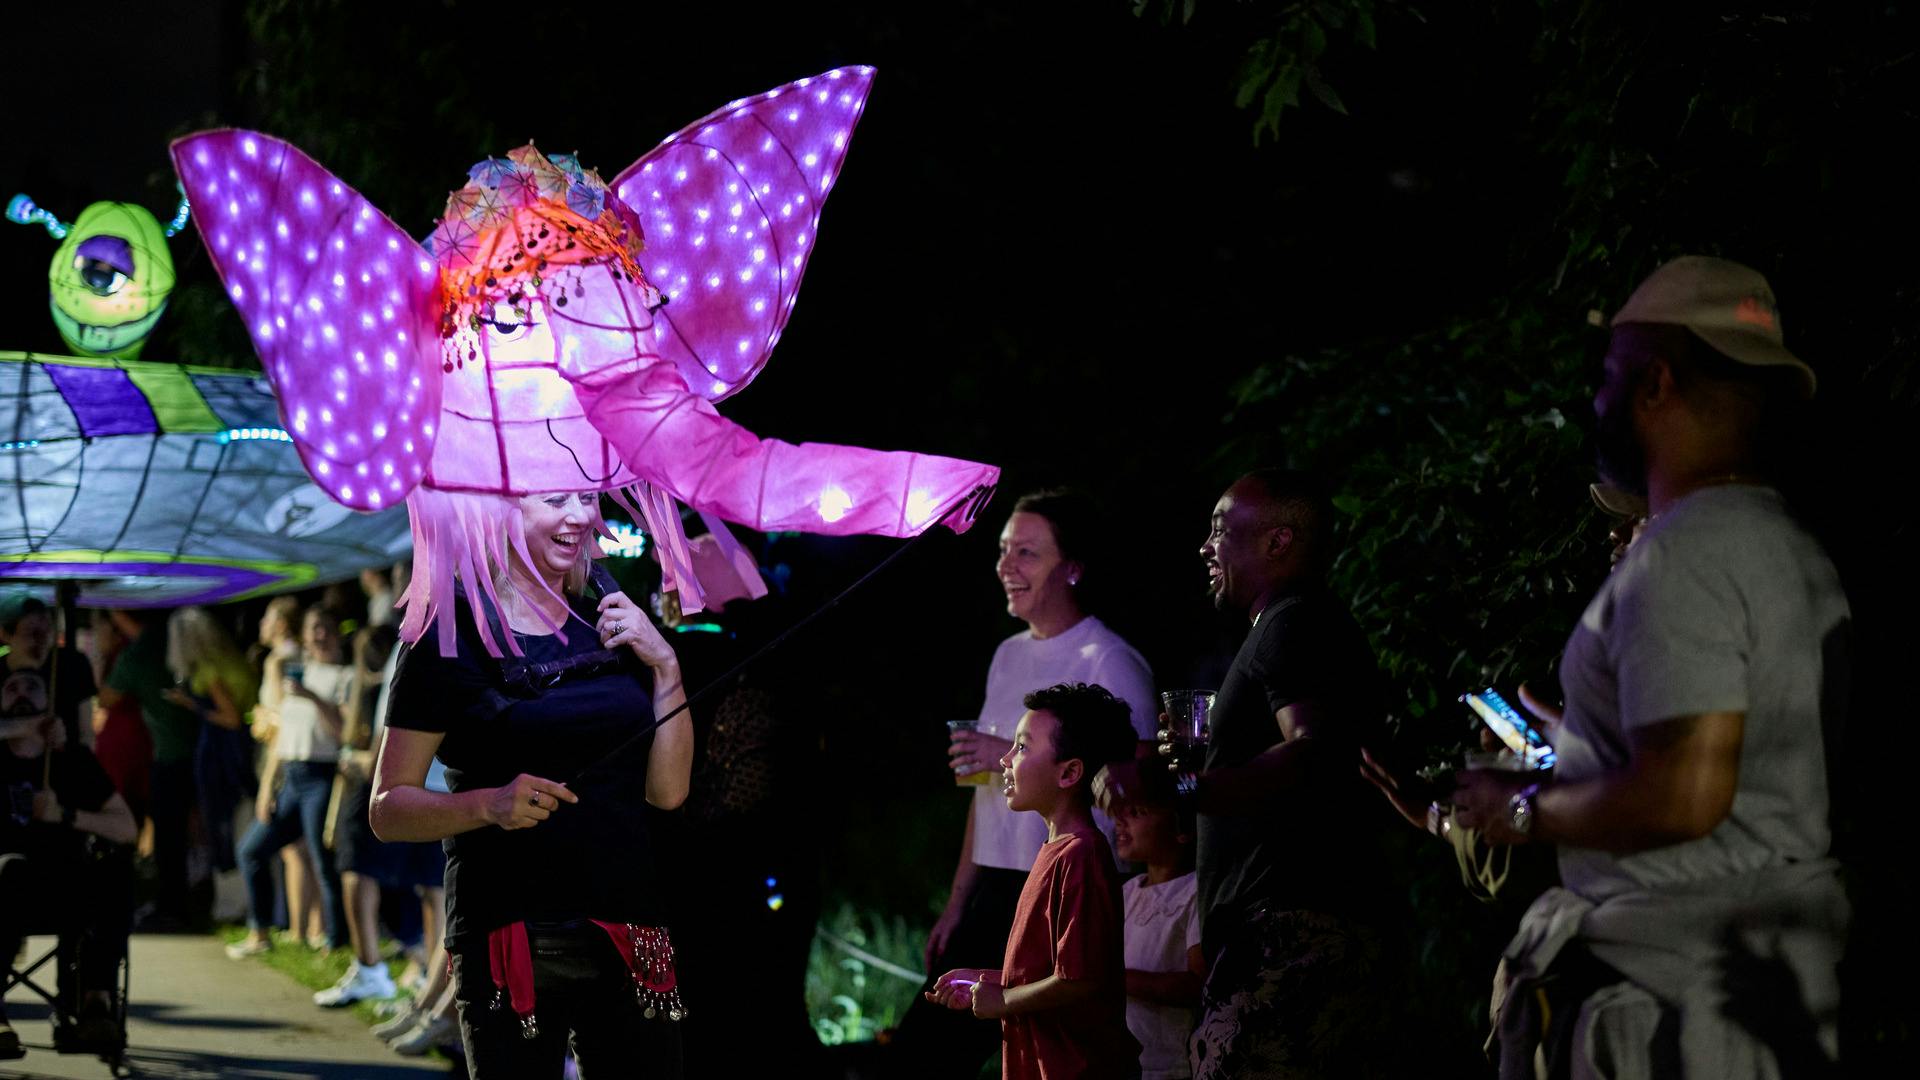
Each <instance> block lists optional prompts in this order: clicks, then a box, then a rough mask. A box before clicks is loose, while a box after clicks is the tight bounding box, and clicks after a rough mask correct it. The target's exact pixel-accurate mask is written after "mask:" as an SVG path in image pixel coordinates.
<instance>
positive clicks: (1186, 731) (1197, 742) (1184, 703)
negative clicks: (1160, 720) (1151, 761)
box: [1160, 690, 1214, 767]
mask: <svg viewBox="0 0 1920 1080" xmlns="http://www.w3.org/2000/svg"><path fill="white" fill-rule="evenodd" d="M1213 697H1214V692H1213V691H1212V690H1166V691H1162V692H1161V694H1160V704H1161V706H1162V707H1163V708H1165V709H1166V712H1167V728H1166V731H1165V733H1164V740H1163V741H1164V744H1165V746H1166V750H1167V753H1169V754H1171V755H1172V756H1173V757H1174V759H1175V760H1177V761H1180V762H1182V763H1183V764H1185V765H1187V766H1188V767H1192V766H1193V765H1196V764H1198V759H1199V757H1200V755H1201V754H1202V753H1204V752H1205V750H1206V748H1207V740H1208V738H1210V737H1211V736H1212V734H1213Z"/></svg>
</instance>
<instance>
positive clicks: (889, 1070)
mask: <svg viewBox="0 0 1920 1080" xmlns="http://www.w3.org/2000/svg"><path fill="white" fill-rule="evenodd" d="M976 872H977V874H978V876H977V877H976V878H975V879H974V886H973V892H972V894H970V895H969V896H968V897H967V904H966V907H964V908H962V909H961V914H960V925H958V926H956V927H954V930H953V936H952V937H951V938H948V939H947V951H946V952H944V953H942V954H941V955H940V956H938V957H935V958H934V963H933V970H931V971H929V972H927V981H926V982H925V983H924V984H923V985H922V986H921V987H920V989H921V991H922V993H920V994H915V995H914V997H913V1004H912V1005H910V1006H908V1008H907V1012H906V1015H905V1016H903V1017H901V1018H900V1024H899V1026H898V1027H896V1028H895V1029H894V1033H893V1041H892V1042H891V1043H890V1044H889V1045H888V1046H887V1052H886V1054H885V1055H883V1056H881V1057H880V1060H881V1061H882V1062H883V1065H882V1071H881V1075H883V1076H887V1077H901V1078H907V1077H912V1078H914V1080H921V1078H926V1080H946V1078H951V1080H973V1078H974V1077H976V1076H978V1075H980V1067H981V1066H983V1065H985V1064H986V1062H987V1059H988V1058H990V1057H992V1056H993V1055H994V1053H995V1052H996V1051H998V1050H999V1049H1000V1025H999V1024H996V1023H994V1022H992V1021H990V1020H981V1019H979V1018H977V1017H975V1016H974V1015H973V1014H972V1013H970V1012H959V1011H957V1010H954V1009H949V1008H947V1007H946V1006H944V1005H935V1004H934V1003H933V1002H931V1001H928V1000H927V999H926V997H925V996H924V992H925V991H928V990H931V989H933V981H934V980H935V979H938V978H939V977H940V976H941V975H944V974H946V973H947V972H949V971H951V970H953V969H954V968H985V969H989V970H992V971H998V970H1000V968H1001V967H1002V966H1003V965H1004V964H1005V963H1006V959H1007V936H1008V935H1009V934H1011V933H1012V932H1013V912H1014V909H1015V908H1017V907H1019V906H1020V890H1021V889H1023V888H1025V887H1026V884H1027V873H1026V871H1024V870H1003V869H999V868H997V867H989V866H982V867H978V868H977V871H976Z"/></svg>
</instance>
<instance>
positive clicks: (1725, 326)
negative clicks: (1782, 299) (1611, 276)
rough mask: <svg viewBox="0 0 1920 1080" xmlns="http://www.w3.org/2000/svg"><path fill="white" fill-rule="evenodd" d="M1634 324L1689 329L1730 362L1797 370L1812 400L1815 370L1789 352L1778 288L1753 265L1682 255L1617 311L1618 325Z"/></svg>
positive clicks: (1803, 390)
mask: <svg viewBox="0 0 1920 1080" xmlns="http://www.w3.org/2000/svg"><path fill="white" fill-rule="evenodd" d="M1629 322H1635V323H1668V324H1671V325H1674V326H1684V327H1686V328H1687V329H1689V330H1691V331H1693V333H1694V336H1695V337H1698V338H1699V339H1700V340H1702V341H1704V342H1706V343H1707V344H1708V345H1711V346H1713V347H1714V349H1715V350H1717V351H1718V352H1720V353H1721V354H1722V355H1724V356H1726V357H1727V358H1728V359H1731V360H1736V361H1738V362H1740V363H1742V364H1752V365H1754V366H1757V367H1789V368H1793V369H1794V370H1795V371H1796V372H1798V373H1799V375H1800V392H1801V395H1802V396H1803V397H1809V398H1810V397H1812V396H1813V391H1814V386H1815V379H1814V374H1813V369H1812V368H1810V367H1808V366H1807V363H1806V361H1804V360H1802V359H1800V358H1799V357H1797V356H1795V355H1793V354H1792V353H1790V352H1788V351H1787V346H1786V341H1785V339H1784V338H1783V337H1782V336H1781V333H1780V309H1779V306H1778V305H1777V304H1776V303H1775V301H1774V298H1773V289H1772V288H1771V287H1770V286H1769V285H1768V284H1767V279H1766V278H1764V277H1762V276H1761V275H1760V272H1759V271H1758V270H1755V269H1753V268H1752V267H1748V266H1742V265H1740V264H1739V263H1737V262H1733V261H1731V260H1728V259H1716V258H1713V257H1711V256H1707V255H1682V256H1681V257H1679V258H1677V259H1675V260H1673V261H1672V262H1669V263H1667V264H1665V265H1663V266H1661V267H1660V269H1658V270H1655V271H1654V272H1653V273H1652V274H1650V275H1648V276H1647V280H1645V281H1643V282H1641V283H1640V287H1639V288H1637V289H1635V290H1633V295H1632V296H1630V297H1628V298H1627V302H1626V305H1625V306H1623V307H1622V308H1621V309H1620V310H1619V311H1617V312H1615V313H1614V316H1613V325H1615V326H1618V325H1620V324H1621V323H1629Z"/></svg>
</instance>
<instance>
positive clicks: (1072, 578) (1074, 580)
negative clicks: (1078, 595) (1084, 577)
mask: <svg viewBox="0 0 1920 1080" xmlns="http://www.w3.org/2000/svg"><path fill="white" fill-rule="evenodd" d="M1067 584H1068V585H1078V584H1080V575H1079V574H1072V575H1069V576H1068V578H1067Z"/></svg>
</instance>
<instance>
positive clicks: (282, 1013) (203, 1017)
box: [0, 934, 448, 1080]
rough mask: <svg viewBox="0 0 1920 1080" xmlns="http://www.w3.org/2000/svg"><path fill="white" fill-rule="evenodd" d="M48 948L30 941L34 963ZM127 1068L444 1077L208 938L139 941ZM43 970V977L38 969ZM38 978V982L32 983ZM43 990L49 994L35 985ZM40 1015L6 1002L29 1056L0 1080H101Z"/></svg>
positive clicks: (0, 1072)
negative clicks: (65, 1051) (56, 1042)
mask: <svg viewBox="0 0 1920 1080" xmlns="http://www.w3.org/2000/svg"><path fill="white" fill-rule="evenodd" d="M48 944H51V939H46V938H35V939H33V942H32V948H33V949H34V951H35V955H37V954H38V951H39V950H40V949H42V948H44V947H45V946H46V945H48ZM132 964H133V992H132V994H131V995H130V997H131V1001H132V1006H131V1007H130V1009H129V1016H128V1018H127V1041H128V1050H127V1062H128V1064H130V1065H131V1066H132V1067H133V1069H134V1075H136V1076H139V1077H150V1078H154V1080H424V1078H427V1077H435V1078H444V1077H446V1076H447V1075H448V1073H447V1067H446V1066H445V1065H444V1064H439V1065H434V1064H422V1063H421V1062H420V1061H418V1060H417V1059H409V1058H403V1057H401V1056H399V1055H398V1054H395V1053H393V1052H392V1051H390V1050H388V1049H387V1048H386V1046H385V1044H383V1043H381V1042H380V1040H378V1039H376V1038H374V1037H373V1036H372V1035H370V1034H368V1033H367V1028H366V1025H365V1024H363V1023H361V1022H360V1021H359V1020H357V1019H355V1018H354V1017H353V1016H352V1015H350V1014H348V1013H346V1012H335V1011H332V1010H329V1009H321V1008H318V1007H316V1006H315V1005H314V1004H313V992H312V991H311V990H308V989H306V988H304V987H302V986H300V985H299V984H298V983H296V982H294V981H293V980H292V979H289V978H287V977H286V976H285V975H282V974H280V973H279V972H276V971H274V970H272V969H270V968H268V967H267V966H266V965H264V964H254V963H246V964H236V963H234V962H233V961H231V960H228V959H227V958H226V955H225V954H224V953H223V952H222V951H221V947H220V942H219V940H218V939H216V938H212V937H200V936H192V935H182V936H162V935H146V934H136V935H134V938H133V945H132ZM43 970H44V969H43ZM36 978H37V976H36ZM42 985H49V984H48V983H46V982H44V981H43V982H42ZM46 1015H47V1014H46V1006H45V1004H44V1003H42V1002H41V1001H40V999H38V998H37V997H34V996H33V994H32V992H31V991H28V990H27V989H25V988H24V987H20V988H15V990H14V991H13V993H11V994H8V995H7V1017H8V1019H9V1020H11V1021H12V1023H13V1029H14V1030H15V1031H16V1032H18V1033H19V1035H20V1041H21V1042H22V1043H23V1044H25V1045H26V1047H27V1056H26V1057H24V1058H21V1059H20V1060H18V1061H0V1078H6V1080H41V1078H45V1080H102V1078H104V1077H106V1076H108V1075H109V1074H108V1072H107V1067H106V1066H105V1065H104V1064H102V1063H101V1061H100V1059H99V1058H96V1057H88V1056H83V1055H78V1054H75V1055H68V1056H61V1055H58V1054H55V1053H54V1052H53V1049H52V1045H53V1034H52V1030H51V1028H50V1026H49V1025H48V1023H47V1019H46Z"/></svg>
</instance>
